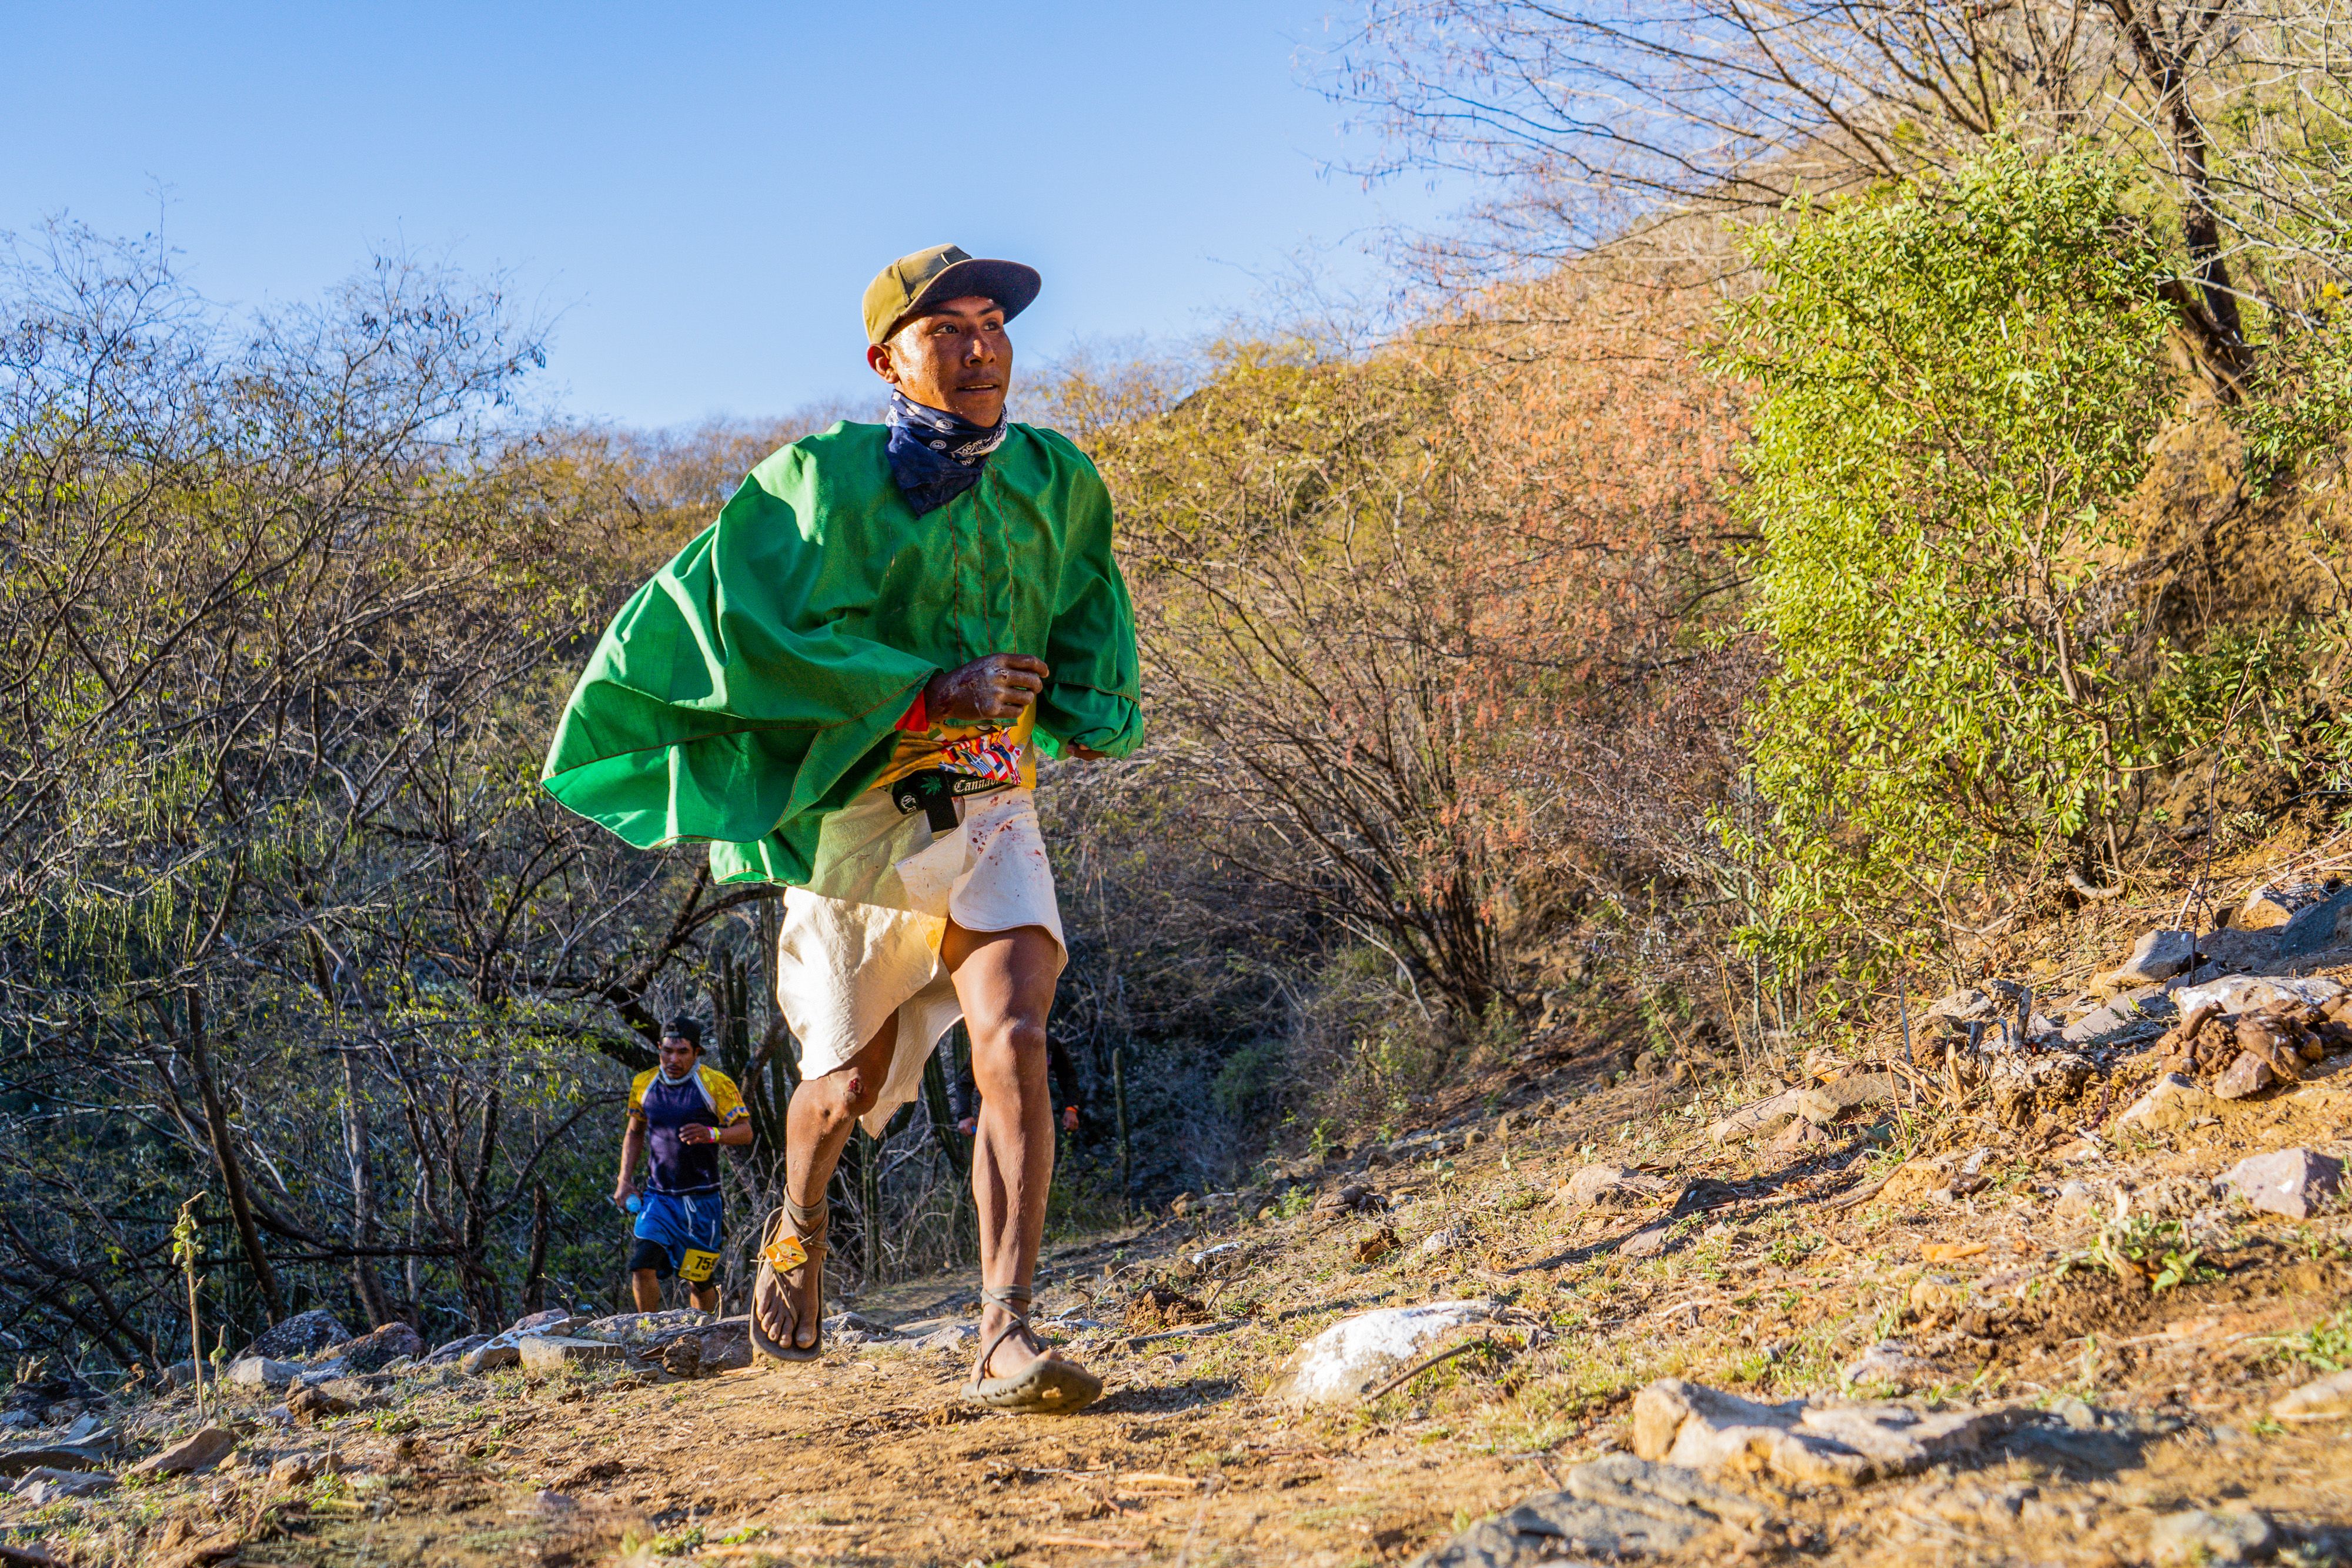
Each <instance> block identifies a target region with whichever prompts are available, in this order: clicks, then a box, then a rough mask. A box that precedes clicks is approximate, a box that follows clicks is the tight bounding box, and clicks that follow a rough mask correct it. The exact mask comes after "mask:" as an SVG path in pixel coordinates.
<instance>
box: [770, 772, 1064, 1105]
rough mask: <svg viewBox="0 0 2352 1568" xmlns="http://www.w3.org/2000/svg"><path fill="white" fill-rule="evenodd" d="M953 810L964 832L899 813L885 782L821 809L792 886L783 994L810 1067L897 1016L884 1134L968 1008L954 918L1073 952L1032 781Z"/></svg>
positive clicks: (826, 1066)
mask: <svg viewBox="0 0 2352 1568" xmlns="http://www.w3.org/2000/svg"><path fill="white" fill-rule="evenodd" d="M956 809H957V812H958V814H959V815H960V816H961V819H962V820H961V824H960V825H959V826H958V828H957V829H956V831H953V832H950V833H942V834H940V835H939V836H937V837H936V838H934V837H933V835H932V833H931V830H930V826H929V822H928V821H926V820H925V818H924V816H923V814H922V813H921V812H920V811H917V812H913V813H910V814H908V815H906V816H901V815H900V814H899V812H898V807H897V806H896V805H894V804H892V803H891V800H890V792H889V791H888V790H887V789H868V790H866V792H865V793H864V794H862V795H860V796H859V797H858V798H857V799H856V800H855V801H853V802H852V803H851V804H850V805H849V806H847V807H846V808H845V809H844V810H840V811H836V812H835V813H834V814H833V815H832V816H830V817H828V818H826V819H825V823H824V831H823V832H822V833H821V834H820V835H819V837H818V839H817V850H816V866H815V872H814V875H813V876H812V877H811V878H810V879H809V885H808V886H806V887H788V888H786V889H785V890H784V915H783V931H782V935H781V936H780V937H779V938H778V940H777V944H776V1005H777V1006H778V1007H779V1008H780V1009H782V1012H783V1015H784V1021H785V1022H786V1023H787V1024H789V1025H791V1027H792V1031H793V1038H794V1039H796V1040H799V1041H800V1048H801V1076H802V1077H803V1078H817V1077H822V1076H823V1075H824V1074H825V1073H828V1072H831V1071H834V1070H835V1069H836V1068H838V1067H840V1066H842V1065H843V1064H844V1063H845V1062H847V1061H849V1059H850V1058H851V1057H853V1056H855V1055H856V1054H857V1052H858V1050H859V1049H860V1048H861V1047H862V1046H864V1045H865V1043H866V1041H867V1040H872V1039H873V1038H874V1036H875V1034H876V1032H877V1030H880V1029H881V1027H882V1023H883V1020H884V1019H887V1018H888V1017H889V1016H890V1015H891V1014H892V1013H894V1012H895V1013H896V1014H898V1047H897V1049H896V1051H894V1052H893V1053H892V1055H891V1058H890V1075H889V1079H888V1081H887V1082H886V1083H885V1084H884V1085H883V1087H882V1093H881V1097H880V1098H878V1099H877V1100H876V1101H875V1102H874V1109H873V1110H872V1111H870V1112H868V1113H866V1116H865V1118H864V1120H863V1122H862V1125H863V1126H864V1127H865V1128H866V1131H867V1132H868V1133H870V1134H873V1135H874V1136H876V1137H880V1136H881V1135H882V1129H883V1127H884V1126H885V1125H886V1124H888V1122H889V1120H890V1117H891V1115H892V1113H895V1112H896V1111H897V1110H898V1107H899V1106H901V1105H904V1104H905V1103H907V1102H908V1101H909V1100H912V1099H913V1098H914V1097H915V1095H916V1094H917V1093H918V1092H919V1091H920V1089H921V1088H922V1082H923V1064H924V1063H925V1062H926V1061H929V1060H930V1055H931V1051H933V1050H934V1049H935V1048H936V1047H937V1046H938V1045H939V1042H940V1037H942V1036H943V1035H945V1034H946V1033H947V1032H948V1030H950V1029H953V1028H954V1027H955V1026H956V1024H957V1023H958V1022H959V1021H960V1020H961V1019H962V1017H963V1004H962V1003H961V1001H959V1000H958V999H957V998H956V993H955V983H954V981H953V979H952V978H950V976H949V974H948V970H947V966H946V965H945V964H943V963H941V962H940V940H941V938H942V937H944V936H945V935H946V934H947V927H948V921H949V920H950V918H952V919H953V920H954V921H955V923H956V924H957V925H961V926H962V927H963V928H964V929H965V930H967V931H1010V930H1013V928H1014V927H1016V926H1022V925H1038V926H1043V927H1044V928H1045V930H1046V931H1047V932H1048V933H1050V934H1051V935H1052V936H1053V938H1054V942H1055V946H1059V947H1060V948H1061V949H1062V953H1063V956H1064V957H1065V958H1067V956H1068V953H1069V946H1068V944H1067V943H1066V942H1064V941H1063V939H1062V912H1061V909H1060V907H1059V905H1058V904H1055V899H1054V870H1053V866H1052V865H1051V863H1050V862H1047V860H1046V858H1045V833H1044V831H1042V830H1041V829H1040V828H1039V826H1038V823H1037V804H1036V793H1035V791H1034V790H1031V789H1000V790H997V791H995V792H993V793H992V794H987V795H972V796H967V797H965V798H964V799H963V800H959V801H958V802H957V803H956Z"/></svg>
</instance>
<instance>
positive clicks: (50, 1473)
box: [12, 1466, 115, 1508]
mask: <svg viewBox="0 0 2352 1568" xmlns="http://www.w3.org/2000/svg"><path fill="white" fill-rule="evenodd" d="M114 1486H115V1481H114V1478H113V1477H112V1476H110V1475H108V1474H106V1473H105V1472H104V1471H102V1470H56V1469H48V1468H47V1466H41V1467H37V1468H36V1469H29V1470H26V1472H25V1474H24V1476H23V1477H22V1479H19V1480H18V1481H17V1482H16V1486H15V1487H14V1488H13V1489H12V1490H13V1492H14V1494H15V1496H16V1500H18V1501H20V1502H25V1503H29V1504H31V1505H32V1506H33V1507H35V1508H38V1507H40V1506H41V1505H42V1504H43V1503H50V1502H56V1501H57V1500H59V1499H60V1498H68V1497H97V1496H99V1495H100V1493H102V1492H110V1491H112V1490H114Z"/></svg>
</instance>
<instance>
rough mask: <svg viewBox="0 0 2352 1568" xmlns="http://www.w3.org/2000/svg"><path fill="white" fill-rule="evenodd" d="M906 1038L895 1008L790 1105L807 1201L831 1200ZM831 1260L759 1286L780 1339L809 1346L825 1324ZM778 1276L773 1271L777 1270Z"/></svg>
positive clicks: (787, 1139) (762, 1310)
mask: <svg viewBox="0 0 2352 1568" xmlns="http://www.w3.org/2000/svg"><path fill="white" fill-rule="evenodd" d="M897 1045H898V1014H896V1013H893V1014H891V1015H890V1017H888V1018H887V1019H884V1020H883V1023H882V1027H881V1028H880V1029H878V1030H875V1031H874V1038H873V1039H872V1040H867V1041H866V1046H865V1049H864V1050H862V1051H859V1052H858V1053H857V1054H856V1056H853V1057H851V1058H850V1059H849V1060H848V1061H846V1062H844V1063H843V1064H842V1065H841V1066H839V1067H836V1068H835V1069H834V1070H833V1071H830V1072H828V1073H825V1074H824V1076H822V1077H818V1078H804V1079H803V1080H801V1082H800V1086H799V1087H798V1088H796V1089H794V1090H793V1100H792V1103H791V1104H790V1105H788V1106H786V1107H785V1109H784V1192H785V1195H786V1196H787V1197H790V1198H791V1199H792V1200H793V1202H794V1203H797V1204H799V1205H801V1206H802V1207H804V1208H815V1207H818V1206H819V1205H821V1204H823V1203H824V1200H825V1198H824V1189H825V1185H826V1184H827V1183H828V1182H830V1181H832V1180H833V1167H834V1166H835V1165H837V1164H839V1163H840V1160H841V1147H842V1145H844V1144H846V1143H847V1142H849V1129H850V1128H851V1127H852V1126H854V1125H856V1122H857V1119H858V1118H859V1117H860V1116H863V1115H865V1114H866V1113H867V1112H868V1111H871V1110H872V1109H874V1102H875V1101H876V1100H877V1099H878V1098H880V1096H881V1093H882V1086H883V1085H884V1084H885V1083H887V1082H889V1081H890V1058H891V1056H892V1055H893V1054H894V1053H895V1051H896V1048H897ZM771 1277H772V1276H771ZM782 1286H783V1288H782V1290H781V1291H769V1292H767V1293H766V1294H764V1295H763V1294H761V1291H759V1289H758V1287H757V1285H756V1284H755V1285H754V1287H753V1289H752V1299H751V1311H752V1312H753V1313H754V1314H756V1315H757V1317H758V1319H759V1323H760V1332H761V1333H763V1334H765V1335H767V1337H768V1338H769V1339H770V1340H771V1341H772V1342H773V1343H778V1344H782V1343H787V1336H789V1343H792V1344H793V1345H794V1346H796V1347H797V1348H799V1349H802V1350H807V1349H809V1348H811V1347H812V1346H814V1344H815V1343H816V1342H817V1336H818V1334H819V1333H822V1332H823V1325H822V1324H821V1323H820V1322H819V1321H818V1318H819V1307H818V1303H819V1301H821V1300H822V1299H823V1293H824V1292H823V1287H824V1259H823V1258H821V1257H816V1256H812V1257H811V1258H810V1259H809V1260H808V1261H807V1262H806V1263H803V1265H801V1266H800V1267H799V1268H797V1269H794V1270H792V1271H791V1272H790V1273H788V1274H786V1275H784V1276H783V1279H782Z"/></svg>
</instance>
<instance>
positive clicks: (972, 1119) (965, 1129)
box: [956, 1116, 980, 1138]
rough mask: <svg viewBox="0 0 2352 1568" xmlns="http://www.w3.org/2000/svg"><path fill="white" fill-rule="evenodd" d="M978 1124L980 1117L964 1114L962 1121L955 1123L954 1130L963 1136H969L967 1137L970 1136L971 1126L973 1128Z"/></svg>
mask: <svg viewBox="0 0 2352 1568" xmlns="http://www.w3.org/2000/svg"><path fill="white" fill-rule="evenodd" d="M979 1125H980V1118H979V1117H977V1116H966V1117H965V1118H964V1119H963V1120H962V1121H961V1122H958V1123H957V1124H956V1131H957V1132H959V1133H961V1134H963V1135H964V1136H965V1137H967V1138H969V1137H971V1133H972V1129H973V1128H975V1127H977V1126H979Z"/></svg>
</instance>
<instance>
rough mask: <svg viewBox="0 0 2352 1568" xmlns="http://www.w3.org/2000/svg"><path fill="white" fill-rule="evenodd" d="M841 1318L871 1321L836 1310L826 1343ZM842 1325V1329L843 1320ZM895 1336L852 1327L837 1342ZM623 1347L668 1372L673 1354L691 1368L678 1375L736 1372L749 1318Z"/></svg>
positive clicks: (747, 1352) (694, 1326) (691, 1326)
mask: <svg viewBox="0 0 2352 1568" xmlns="http://www.w3.org/2000/svg"><path fill="white" fill-rule="evenodd" d="M694 1315H695V1316H696V1317H698V1318H700V1317H702V1316H703V1314H702V1313H700V1312H697V1313H695V1314H694ZM843 1319H856V1321H857V1322H873V1320H872V1319H870V1318H858V1317H857V1314H856V1313H855V1312H840V1313H836V1314H835V1316H834V1317H831V1318H828V1319H826V1320H825V1334H826V1343H834V1342H835V1334H836V1329H835V1324H836V1323H837V1322H841V1320H843ZM842 1326H843V1327H844V1328H845V1329H846V1324H843V1325H842ZM852 1336H855V1337H852ZM584 1337H585V1336H584V1335H583V1338H584ZM866 1339H876V1340H889V1341H893V1342H895V1341H896V1340H897V1339H898V1335H897V1334H895V1333H891V1332H890V1331H889V1330H888V1329H887V1328H886V1329H883V1330H882V1332H881V1333H877V1334H870V1335H868V1334H864V1333H860V1331H858V1330H856V1329H847V1330H846V1333H840V1334H839V1343H844V1344H852V1343H863V1342H864V1341H865V1340H866ZM681 1345H692V1346H693V1347H694V1348H693V1349H692V1350H691V1351H690V1352H688V1351H683V1350H680V1349H679V1346H681ZM623 1349H624V1351H625V1354H626V1356H627V1357H629V1358H632V1359H635V1360H637V1361H650V1362H659V1363H661V1364H663V1365H664V1366H665V1367H666V1368H667V1370H669V1371H670V1372H672V1373H678V1372H679V1367H677V1366H672V1365H670V1362H671V1360H672V1358H673V1357H675V1358H676V1359H677V1360H678V1361H679V1362H680V1363H681V1364H685V1365H688V1366H690V1367H692V1368H693V1371H692V1372H691V1373H690V1374H681V1375H695V1376H702V1377H708V1376H709V1375H711V1374H713V1373H718V1372H738V1371H740V1370H741V1369H742V1368H744V1367H747V1366H749V1365H751V1318H750V1317H749V1316H748V1315H746V1316H743V1317H734V1318H721V1319H719V1321H718V1322H708V1321H705V1322H697V1323H686V1324H681V1325H678V1326H676V1327H672V1328H670V1329H667V1330H666V1331H664V1332H663V1333H659V1334H657V1335H655V1336H653V1337H651V1338H647V1339H641V1340H639V1341H637V1342H636V1343H630V1344H625V1345H624V1346H623Z"/></svg>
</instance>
